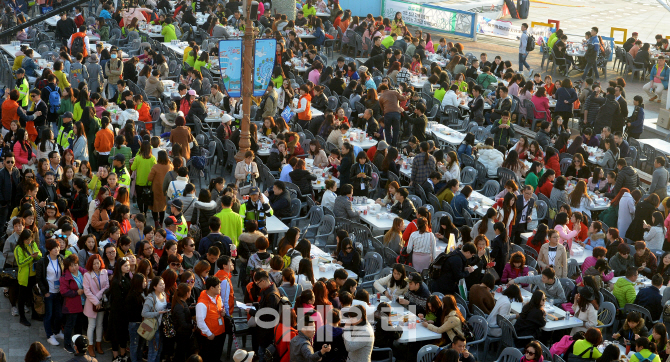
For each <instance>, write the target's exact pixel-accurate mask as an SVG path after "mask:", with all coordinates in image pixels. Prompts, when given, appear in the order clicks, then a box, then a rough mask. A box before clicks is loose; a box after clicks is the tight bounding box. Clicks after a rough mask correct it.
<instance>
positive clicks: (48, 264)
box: [5, 218, 65, 346]
mask: <svg viewBox="0 0 670 362" xmlns="http://www.w3.org/2000/svg"><path fill="white" fill-rule="evenodd" d="M15 220H19V221H21V222H23V220H22V219H20V218H19V219H15ZM15 225H16V223H15ZM19 225H22V224H19ZM5 243H9V241H5ZM45 247H46V252H47V254H46V255H45V256H44V257H43V258H42V259H40V260H39V261H38V262H37V264H36V265H35V271H36V280H37V284H38V285H39V288H40V290H42V291H43V293H44V311H45V314H44V320H43V322H44V331H45V332H46V335H47V342H49V344H50V345H52V346H58V344H59V343H58V341H57V340H56V334H57V333H54V330H53V327H52V326H54V325H55V326H60V325H61V317H62V306H63V304H62V303H63V302H62V298H61V295H60V287H59V285H60V277H61V276H62V275H63V272H64V271H65V266H64V265H63V256H62V255H60V253H59V252H60V245H58V242H57V241H55V240H53V239H49V240H47V241H46V243H45ZM59 329H60V328H59ZM58 332H60V331H58Z"/></svg>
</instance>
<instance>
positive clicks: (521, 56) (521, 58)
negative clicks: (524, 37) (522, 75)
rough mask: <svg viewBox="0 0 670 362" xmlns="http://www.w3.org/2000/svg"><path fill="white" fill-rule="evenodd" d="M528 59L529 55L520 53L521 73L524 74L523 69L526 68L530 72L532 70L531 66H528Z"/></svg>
mask: <svg viewBox="0 0 670 362" xmlns="http://www.w3.org/2000/svg"><path fill="white" fill-rule="evenodd" d="M526 58H528V53H526V54H521V53H519V71H520V72H523V67H524V66H526V68H528V70H530V65H528V62H527V61H526Z"/></svg>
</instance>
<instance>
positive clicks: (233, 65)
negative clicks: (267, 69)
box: [219, 39, 274, 98]
mask: <svg viewBox="0 0 670 362" xmlns="http://www.w3.org/2000/svg"><path fill="white" fill-rule="evenodd" d="M273 57H274V55H273ZM273 59H274V58H273ZM219 66H220V67H221V80H222V82H223V85H224V86H225V87H226V89H227V90H228V95H230V96H231V97H233V98H238V97H240V96H241V95H242V39H234V40H221V41H219Z"/></svg>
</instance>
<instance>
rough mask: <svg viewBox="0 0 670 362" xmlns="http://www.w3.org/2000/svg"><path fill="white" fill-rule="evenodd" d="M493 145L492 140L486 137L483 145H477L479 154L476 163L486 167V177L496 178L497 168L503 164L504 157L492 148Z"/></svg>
mask: <svg viewBox="0 0 670 362" xmlns="http://www.w3.org/2000/svg"><path fill="white" fill-rule="evenodd" d="M493 144H494V142H493V138H492V137H488V138H486V140H485V141H484V143H483V144H481V143H480V144H478V145H477V146H476V148H477V151H478V154H479V159H478V161H479V162H481V163H482V164H483V165H484V167H486V171H487V174H488V176H489V177H498V176H497V175H498V168H499V167H500V166H502V164H503V162H505V155H503V153H502V152H500V151H498V150H497V149H496V148H495V147H493Z"/></svg>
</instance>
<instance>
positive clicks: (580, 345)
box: [571, 294, 603, 360]
mask: <svg viewBox="0 0 670 362" xmlns="http://www.w3.org/2000/svg"><path fill="white" fill-rule="evenodd" d="M591 295H593V294H591ZM590 308H593V306H591V307H590ZM573 330H574V328H573ZM571 334H572V333H571ZM602 342H603V336H602V334H601V333H600V330H599V329H597V328H593V327H591V328H589V329H588V330H586V332H585V333H584V339H580V340H578V341H576V342H575V344H574V345H573V347H572V354H574V355H576V356H580V357H581V358H580V359H585V360H594V359H596V358H600V357H601V356H602V353H601V352H600V350H598V348H597V347H598V346H599V345H600V344H601V343H602Z"/></svg>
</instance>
